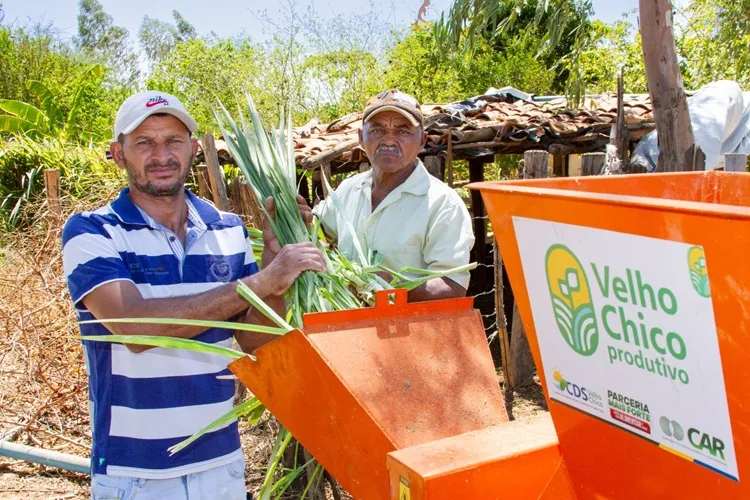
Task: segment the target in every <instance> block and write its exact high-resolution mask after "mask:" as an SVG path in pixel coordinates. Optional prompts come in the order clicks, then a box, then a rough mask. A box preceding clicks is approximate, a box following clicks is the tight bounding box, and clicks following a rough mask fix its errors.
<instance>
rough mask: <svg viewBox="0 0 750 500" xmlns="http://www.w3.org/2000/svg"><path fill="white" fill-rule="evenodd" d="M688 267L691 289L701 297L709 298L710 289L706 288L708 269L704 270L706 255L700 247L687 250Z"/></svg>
mask: <svg viewBox="0 0 750 500" xmlns="http://www.w3.org/2000/svg"><path fill="white" fill-rule="evenodd" d="M688 267H689V268H690V281H691V282H692V283H693V288H695V291H696V292H698V295H700V296H701V297H706V298H708V297H710V296H711V289H710V288H709V286H708V269H706V254H705V253H704V252H703V248H702V247H692V248H690V250H688Z"/></svg>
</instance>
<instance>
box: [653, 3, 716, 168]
mask: <svg viewBox="0 0 750 500" xmlns="http://www.w3.org/2000/svg"><path fill="white" fill-rule="evenodd" d="M672 11H673V9H672V2H671V0H639V12H640V16H639V19H640V22H641V39H642V40H643V61H644V63H645V66H646V78H647V79H648V89H649V94H650V95H651V105H652V107H653V113H654V118H655V119H656V130H657V136H658V138H659V139H658V142H659V158H658V160H657V162H656V172H681V171H686V170H704V169H705V156H704V155H703V154H702V153H701V152H700V148H698V147H697V146H696V144H695V138H694V136H693V128H692V125H691V123H690V114H689V113H688V105H687V96H686V95H685V88H684V86H683V84H682V75H681V74H680V66H679V64H678V61H677V49H676V47H675V42H674V34H673V32H672V26H673V19H672Z"/></svg>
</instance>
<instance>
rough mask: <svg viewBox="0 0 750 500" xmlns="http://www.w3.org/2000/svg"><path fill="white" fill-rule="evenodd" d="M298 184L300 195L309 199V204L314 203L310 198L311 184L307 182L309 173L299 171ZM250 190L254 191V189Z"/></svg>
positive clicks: (306, 199)
mask: <svg viewBox="0 0 750 500" xmlns="http://www.w3.org/2000/svg"><path fill="white" fill-rule="evenodd" d="M297 186H298V193H299V195H300V196H302V197H303V198H304V199H305V201H307V203H308V205H309V204H310V203H312V200H311V199H310V186H309V184H308V183H307V174H306V172H305V171H304V170H303V171H301V172H297ZM250 192H252V189H251V190H250ZM254 196H255V194H254V193H253V197H254Z"/></svg>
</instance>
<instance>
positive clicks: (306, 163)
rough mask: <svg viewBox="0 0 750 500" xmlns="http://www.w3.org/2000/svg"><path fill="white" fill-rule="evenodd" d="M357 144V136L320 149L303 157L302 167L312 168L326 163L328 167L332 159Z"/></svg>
mask: <svg viewBox="0 0 750 500" xmlns="http://www.w3.org/2000/svg"><path fill="white" fill-rule="evenodd" d="M357 144H359V139H358V138H357V139H349V140H348V141H344V142H342V143H341V144H339V145H338V146H336V147H334V148H333V149H329V150H326V151H322V152H320V153H318V154H316V155H315V156H311V157H310V158H305V159H304V160H302V168H304V169H305V170H313V169H315V168H317V167H319V166H321V165H324V164H326V163H327V164H328V165H329V168H330V164H331V162H332V161H333V160H335V159H336V158H338V157H339V156H341V155H342V154H344V153H346V152H347V151H351V150H352V149H353V148H354V146H356V145H357Z"/></svg>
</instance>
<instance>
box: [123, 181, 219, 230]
mask: <svg viewBox="0 0 750 500" xmlns="http://www.w3.org/2000/svg"><path fill="white" fill-rule="evenodd" d="M129 193H130V186H127V187H125V188H123V189H122V191H120V195H119V196H118V197H117V199H116V200H115V201H113V202H112V203H111V204H110V207H111V208H112V212H114V214H115V216H117V218H118V219H120V221H121V222H123V223H124V224H134V225H141V226H150V227H153V219H151V217H148V219H150V220H146V218H144V212H142V211H141V209H140V208H138V207H137V206H136V205H135V203H133V201H132V200H131V199H130V196H128V194H129ZM185 201H186V202H187V205H188V217H189V218H192V222H193V224H195V225H196V226H198V227H200V226H202V225H205V226H208V225H209V224H215V223H217V222H220V221H221V214H220V213H219V211H218V210H217V209H216V208H215V207H214V206H213V205H211V204H210V203H207V202H205V201H203V200H201V199H200V198H198V197H197V196H195V195H194V194H193V193H192V192H190V190H189V189H187V188H186V189H185Z"/></svg>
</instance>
